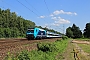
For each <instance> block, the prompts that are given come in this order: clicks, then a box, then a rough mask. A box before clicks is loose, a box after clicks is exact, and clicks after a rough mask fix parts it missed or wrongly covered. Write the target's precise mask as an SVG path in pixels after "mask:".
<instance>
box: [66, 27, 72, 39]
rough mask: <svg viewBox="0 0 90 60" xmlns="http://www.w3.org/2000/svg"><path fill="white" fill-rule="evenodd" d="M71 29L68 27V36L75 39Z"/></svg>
mask: <svg viewBox="0 0 90 60" xmlns="http://www.w3.org/2000/svg"><path fill="white" fill-rule="evenodd" d="M71 29H72V28H71V27H68V28H67V29H66V35H67V36H68V37H69V38H71V37H73V32H72V30H71Z"/></svg>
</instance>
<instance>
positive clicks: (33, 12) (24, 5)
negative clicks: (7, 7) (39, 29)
mask: <svg viewBox="0 0 90 60" xmlns="http://www.w3.org/2000/svg"><path fill="white" fill-rule="evenodd" d="M17 1H18V0H17ZM18 2H19V3H20V4H21V5H23V6H24V7H26V8H27V9H28V10H29V11H31V12H32V13H34V14H35V15H36V16H38V15H37V14H36V13H35V12H34V11H32V10H31V9H30V8H28V7H27V6H25V5H24V4H23V3H21V2H20V1H18ZM38 17H39V16H38Z"/></svg>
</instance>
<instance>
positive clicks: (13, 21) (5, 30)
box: [0, 9, 35, 38]
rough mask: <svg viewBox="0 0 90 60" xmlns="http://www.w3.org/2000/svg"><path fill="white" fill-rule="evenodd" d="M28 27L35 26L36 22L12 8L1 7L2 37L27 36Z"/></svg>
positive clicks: (0, 31)
mask: <svg viewBox="0 0 90 60" xmlns="http://www.w3.org/2000/svg"><path fill="white" fill-rule="evenodd" d="M28 27H35V23H34V22H32V21H30V20H25V19H24V18H22V17H21V16H17V15H16V13H15V12H10V9H7V10H2V9H0V38H6V37H7V38H10V37H25V33H26V30H27V28H28Z"/></svg>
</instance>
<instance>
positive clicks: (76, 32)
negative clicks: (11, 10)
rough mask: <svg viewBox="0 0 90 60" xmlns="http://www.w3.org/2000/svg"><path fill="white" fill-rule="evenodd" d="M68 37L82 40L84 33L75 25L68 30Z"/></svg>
mask: <svg viewBox="0 0 90 60" xmlns="http://www.w3.org/2000/svg"><path fill="white" fill-rule="evenodd" d="M66 35H67V36H68V37H72V38H81V37H82V32H81V30H80V29H79V27H77V26H76V25H75V24H73V26H72V27H68V28H67V29H66Z"/></svg>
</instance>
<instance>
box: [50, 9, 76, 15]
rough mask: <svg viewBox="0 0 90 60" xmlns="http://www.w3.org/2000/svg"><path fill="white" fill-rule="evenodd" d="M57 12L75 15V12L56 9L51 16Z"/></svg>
mask: <svg viewBox="0 0 90 60" xmlns="http://www.w3.org/2000/svg"><path fill="white" fill-rule="evenodd" d="M59 14H67V15H77V13H75V12H74V13H72V12H65V11H63V10H56V11H54V12H53V14H52V16H54V15H59Z"/></svg>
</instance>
